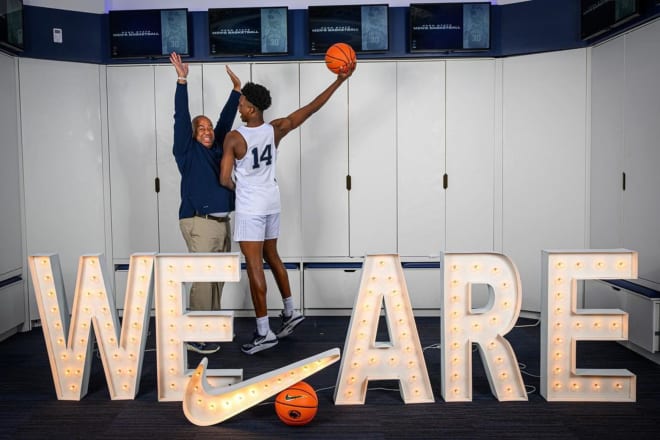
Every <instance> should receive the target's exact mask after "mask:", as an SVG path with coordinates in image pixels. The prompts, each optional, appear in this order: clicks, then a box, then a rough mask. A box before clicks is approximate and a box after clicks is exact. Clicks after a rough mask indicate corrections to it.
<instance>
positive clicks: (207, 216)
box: [195, 214, 229, 223]
mask: <svg viewBox="0 0 660 440" xmlns="http://www.w3.org/2000/svg"><path fill="white" fill-rule="evenodd" d="M195 217H201V218H206V219H209V220H215V221H216V222H220V223H224V222H226V221H229V216H226V217H216V216H214V215H209V214H195Z"/></svg>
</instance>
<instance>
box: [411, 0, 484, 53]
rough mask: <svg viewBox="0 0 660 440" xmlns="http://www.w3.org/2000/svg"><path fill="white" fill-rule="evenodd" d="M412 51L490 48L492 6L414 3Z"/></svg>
mask: <svg viewBox="0 0 660 440" xmlns="http://www.w3.org/2000/svg"><path fill="white" fill-rule="evenodd" d="M408 12H409V14H408V15H409V17H408V18H409V22H408V23H409V38H410V40H409V42H410V46H409V49H410V52H453V51H474V50H488V49H490V3H489V2H475V3H413V4H411V5H410V7H409V8H408Z"/></svg>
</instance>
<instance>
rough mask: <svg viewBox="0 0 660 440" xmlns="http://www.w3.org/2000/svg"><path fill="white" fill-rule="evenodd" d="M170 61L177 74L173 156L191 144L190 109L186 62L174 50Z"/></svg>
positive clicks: (179, 153) (182, 152)
mask: <svg viewBox="0 0 660 440" xmlns="http://www.w3.org/2000/svg"><path fill="white" fill-rule="evenodd" d="M170 62H171V63H172V65H173V66H174V69H175V70H176V74H177V85H176V92H175V93H174V147H173V152H174V156H176V157H177V158H178V157H179V156H181V155H183V154H184V153H185V151H186V149H187V148H188V147H189V146H190V145H191V143H190V139H192V136H193V132H192V125H191V123H190V110H189V109H188V87H187V85H186V84H187V82H186V78H187V77H188V64H186V63H183V62H181V57H180V56H179V54H177V53H176V52H172V54H171V55H170Z"/></svg>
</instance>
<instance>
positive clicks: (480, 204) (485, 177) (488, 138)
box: [443, 60, 496, 252]
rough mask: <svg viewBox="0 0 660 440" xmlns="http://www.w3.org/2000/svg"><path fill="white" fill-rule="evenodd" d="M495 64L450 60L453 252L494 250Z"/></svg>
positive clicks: (448, 211)
mask: <svg viewBox="0 0 660 440" xmlns="http://www.w3.org/2000/svg"><path fill="white" fill-rule="evenodd" d="M495 80H496V75H495V61H494V60H460V61H457V60H451V61H447V79H446V82H447V84H446V89H447V92H446V93H447V96H446V100H447V101H446V108H447V110H446V130H447V134H446V161H447V175H448V187H447V194H446V205H445V218H446V220H445V221H446V232H445V236H446V242H445V246H444V248H443V249H445V250H447V251H475V250H476V251H481V252H491V251H493V250H494V220H495V210H494V203H495V201H494V197H495V192H494V191H493V188H494V187H495V185H496V180H495V167H494V163H495V145H496V144H495V126H496V123H495V121H496V118H495V85H496V84H495Z"/></svg>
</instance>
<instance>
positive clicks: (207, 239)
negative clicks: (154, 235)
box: [179, 217, 231, 310]
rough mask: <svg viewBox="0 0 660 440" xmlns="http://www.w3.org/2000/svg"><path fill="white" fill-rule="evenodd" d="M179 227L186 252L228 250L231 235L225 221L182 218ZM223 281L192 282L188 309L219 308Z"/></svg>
mask: <svg viewBox="0 0 660 440" xmlns="http://www.w3.org/2000/svg"><path fill="white" fill-rule="evenodd" d="M179 227H180V228H181V233H182V234H183V239H184V240H185V241H186V245H187V246H188V252H229V251H230V250H231V235H230V229H229V219H227V221H226V222H219V221H217V220H210V219H205V218H202V217H190V218H182V219H180V220H179ZM223 285H224V283H193V285H192V288H191V289H190V302H189V306H188V308H189V310H220V298H221V297H222V287H223Z"/></svg>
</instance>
